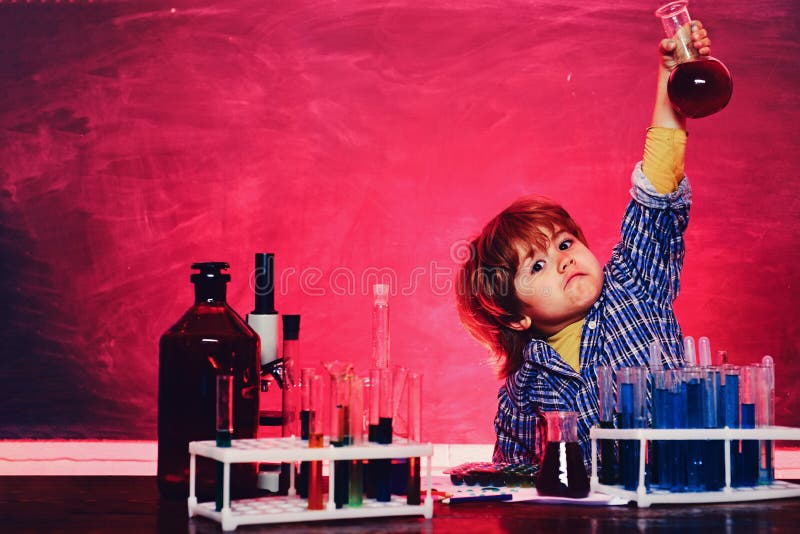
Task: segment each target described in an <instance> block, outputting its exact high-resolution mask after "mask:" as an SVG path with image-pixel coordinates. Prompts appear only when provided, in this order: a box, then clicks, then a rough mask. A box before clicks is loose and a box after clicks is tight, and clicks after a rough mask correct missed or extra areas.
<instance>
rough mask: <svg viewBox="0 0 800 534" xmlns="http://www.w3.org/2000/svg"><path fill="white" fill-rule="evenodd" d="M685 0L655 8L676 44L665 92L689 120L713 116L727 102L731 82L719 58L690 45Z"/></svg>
mask: <svg viewBox="0 0 800 534" xmlns="http://www.w3.org/2000/svg"><path fill="white" fill-rule="evenodd" d="M687 5H688V0H675V1H667V2H664V4H663V5H662V6H661V7H659V8H658V10H656V16H657V17H659V18H660V19H661V23H662V25H663V26H664V32H665V33H666V34H667V37H669V38H671V39H673V40H674V41H675V42H676V43H677V47H676V48H675V52H674V55H675V60H676V61H677V62H678V65H677V66H676V67H675V68H674V69H672V72H671V73H670V75H669V82H668V83H667V95H668V96H669V100H670V102H671V103H672V107H673V108H675V110H676V111H677V112H678V113H680V114H682V115H684V116H686V117H689V118H691V119H699V118H702V117H707V116H708V115H712V114H714V113H716V112H718V111H720V110H722V108H724V107H725V106H727V105H728V102H729V101H730V99H731V95H732V94H733V81H732V79H731V73H730V71H729V70H728V68H727V67H726V66H725V65H724V64H723V63H722V62H721V61H720V60H718V59H715V58H713V57H704V56H701V55H700V54H699V52H698V51H697V50H696V49H695V48H694V47H693V46H692V37H691V24H692V22H691V20H692V19H691V17H690V16H689V11H688V9H687Z"/></svg>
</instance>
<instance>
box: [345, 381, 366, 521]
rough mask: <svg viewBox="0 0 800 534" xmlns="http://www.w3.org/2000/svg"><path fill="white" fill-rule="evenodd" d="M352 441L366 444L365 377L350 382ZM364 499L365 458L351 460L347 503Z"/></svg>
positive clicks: (358, 444)
mask: <svg viewBox="0 0 800 534" xmlns="http://www.w3.org/2000/svg"><path fill="white" fill-rule="evenodd" d="M348 424H349V425H350V429H349V432H348V433H349V435H350V442H351V443H352V444H353V445H355V446H357V447H358V446H361V445H363V444H364V379H362V378H359V377H358V376H355V375H354V376H353V379H352V380H351V382H350V421H349V423H348ZM363 501H364V460H361V459H355V460H350V488H349V494H348V500H347V505H348V506H350V507H359V506H361V505H362V504H363Z"/></svg>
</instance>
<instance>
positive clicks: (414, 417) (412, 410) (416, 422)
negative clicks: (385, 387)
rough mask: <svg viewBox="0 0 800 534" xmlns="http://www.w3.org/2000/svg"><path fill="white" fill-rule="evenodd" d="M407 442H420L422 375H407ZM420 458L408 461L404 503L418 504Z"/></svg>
mask: <svg viewBox="0 0 800 534" xmlns="http://www.w3.org/2000/svg"><path fill="white" fill-rule="evenodd" d="M407 423H408V441H409V442H413V443H419V442H420V441H421V440H422V375H421V374H419V373H410V374H409V375H408V417H407ZM419 468H420V458H419V457H412V458H409V459H408V482H407V484H406V503H407V504H420V503H421V502H422V500H421V495H420V473H419V471H420V469H419Z"/></svg>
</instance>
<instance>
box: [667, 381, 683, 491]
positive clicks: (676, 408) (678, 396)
mask: <svg viewBox="0 0 800 534" xmlns="http://www.w3.org/2000/svg"><path fill="white" fill-rule="evenodd" d="M683 373H684V370H683V369H669V370H667V372H666V378H665V385H666V388H665V389H666V391H667V402H666V405H667V408H666V412H667V418H668V422H667V428H670V429H681V428H686V427H687V421H686V420H687V414H686V387H685V385H684V382H683ZM667 443H668V444H669V453H668V454H667V455H666V456H667V458H665V461H666V463H667V465H668V469H669V473H670V477H669V482H670V485H669V491H671V492H674V493H681V492H684V491H686V442H685V441H677V440H674V441H673V440H671V441H668V442H667Z"/></svg>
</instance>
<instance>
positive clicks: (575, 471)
mask: <svg viewBox="0 0 800 534" xmlns="http://www.w3.org/2000/svg"><path fill="white" fill-rule="evenodd" d="M544 418H545V421H547V446H546V447H545V451H544V458H543V459H542V462H541V467H540V469H539V476H538V477H537V479H536V492H537V493H538V494H539V495H545V496H551V497H569V498H573V499H582V498H583V497H586V496H587V495H589V476H588V474H587V473H586V467H585V466H584V464H583V451H582V450H581V446H580V445H579V444H578V413H577V412H544Z"/></svg>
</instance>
